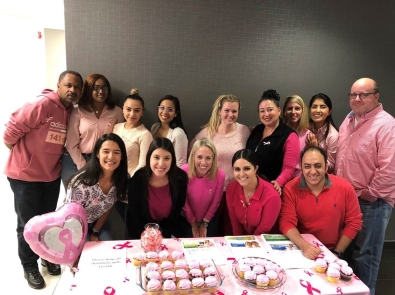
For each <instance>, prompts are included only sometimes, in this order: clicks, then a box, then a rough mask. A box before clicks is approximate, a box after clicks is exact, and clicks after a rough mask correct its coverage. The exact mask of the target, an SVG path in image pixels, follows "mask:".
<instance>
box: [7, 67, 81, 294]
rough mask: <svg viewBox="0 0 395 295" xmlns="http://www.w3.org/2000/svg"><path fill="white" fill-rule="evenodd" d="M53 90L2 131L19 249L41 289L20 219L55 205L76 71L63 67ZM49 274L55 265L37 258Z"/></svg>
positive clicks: (77, 84)
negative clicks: (12, 195) (8, 150)
mask: <svg viewBox="0 0 395 295" xmlns="http://www.w3.org/2000/svg"><path fill="white" fill-rule="evenodd" d="M57 86H58V87H57V91H56V92H55V91H52V90H50V89H45V90H44V91H43V92H42V94H41V95H39V96H38V97H37V99H35V100H34V101H31V102H28V103H26V104H25V105H24V106H23V107H22V108H20V109H18V110H16V111H15V112H14V113H13V114H12V115H11V118H10V120H9V121H8V122H7V123H6V126H5V131H4V135H3V139H4V143H5V145H6V146H7V147H8V148H9V149H10V155H9V157H8V161H7V164H6V168H5V174H6V175H7V179H8V181H9V182H10V185H11V189H12V191H13V193H14V204H15V205H14V206H15V212H16V214H17V218H18V221H17V238H18V254H19V258H20V260H21V264H22V266H23V269H24V272H25V278H26V279H27V281H28V284H29V286H30V287H32V288H34V289H42V288H44V287H45V281H44V279H43V277H42V276H41V274H40V272H39V270H38V264H37V260H38V258H39V257H38V255H37V254H35V253H34V252H33V251H32V250H31V249H30V246H29V244H28V243H27V242H26V241H25V238H24V236H23V230H24V227H25V224H26V223H27V222H28V221H29V220H30V219H31V218H32V217H34V216H36V215H42V214H45V213H48V212H51V211H54V210H55V209H56V204H57V201H58V197H59V190H60V158H61V156H62V154H63V149H64V143H65V140H66V132H67V124H68V121H69V114H70V111H71V109H72V108H73V104H74V103H76V102H77V101H78V99H79V98H80V96H81V93H82V87H83V80H82V77H81V75H80V74H79V73H77V72H74V71H64V72H63V73H61V74H60V76H59V81H58V85H57ZM41 264H42V265H43V266H44V267H47V268H48V273H49V274H51V275H59V274H60V267H59V265H56V264H53V263H50V262H48V261H46V260H43V259H42V260H41Z"/></svg>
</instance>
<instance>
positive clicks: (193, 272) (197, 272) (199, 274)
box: [189, 268, 203, 280]
mask: <svg viewBox="0 0 395 295" xmlns="http://www.w3.org/2000/svg"><path fill="white" fill-rule="evenodd" d="M201 277H203V273H202V271H201V270H200V269H199V268H193V269H191V270H190V271H189V278H190V279H191V280H192V279H194V278H201Z"/></svg>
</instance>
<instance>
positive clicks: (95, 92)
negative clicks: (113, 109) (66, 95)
mask: <svg viewBox="0 0 395 295" xmlns="http://www.w3.org/2000/svg"><path fill="white" fill-rule="evenodd" d="M107 96H108V85H107V84H106V82H105V81H104V80H103V79H97V80H96V82H95V84H94V85H93V87H92V98H93V100H95V101H96V102H99V103H104V102H105V101H106V99H107Z"/></svg>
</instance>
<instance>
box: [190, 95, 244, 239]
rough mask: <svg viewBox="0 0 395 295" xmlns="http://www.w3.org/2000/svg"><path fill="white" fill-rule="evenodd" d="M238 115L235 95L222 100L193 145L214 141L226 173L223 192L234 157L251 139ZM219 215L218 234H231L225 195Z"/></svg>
mask: <svg viewBox="0 0 395 295" xmlns="http://www.w3.org/2000/svg"><path fill="white" fill-rule="evenodd" d="M239 111H240V100H239V99H238V98H237V97H236V96H234V95H232V94H228V95H221V96H219V97H218V98H217V100H216V101H215V102H214V105H213V111H212V114H211V117H210V120H209V122H208V123H207V124H206V125H204V126H203V129H202V130H201V131H200V132H199V133H198V134H197V135H196V136H195V138H194V139H193V140H192V141H191V143H190V147H192V146H193V144H194V143H195V141H196V140H199V139H202V138H205V137H207V138H209V139H211V141H212V142H213V143H214V145H215V147H216V149H217V153H218V166H220V167H221V168H222V169H223V170H224V172H225V184H224V192H225V190H226V186H227V185H228V183H229V182H230V181H231V180H232V179H233V169H232V165H231V161H232V157H233V155H234V153H235V152H236V151H238V150H241V149H244V148H245V146H246V142H247V139H248V136H249V135H250V130H249V129H248V127H247V126H245V125H242V124H239V123H237V122H236V121H237V118H238V116H239ZM222 208H223V209H222ZM222 211H223V212H222ZM218 214H219V215H220V216H219V221H220V222H219V232H218V234H219V235H221V236H223V235H226V234H231V227H230V222H229V215H228V210H227V207H226V202H225V193H224V194H223V197H222V200H221V204H220V208H219V209H218ZM221 215H222V216H221ZM221 226H225V228H224V229H222V228H221Z"/></svg>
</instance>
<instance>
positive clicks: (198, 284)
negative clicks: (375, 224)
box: [192, 278, 204, 294]
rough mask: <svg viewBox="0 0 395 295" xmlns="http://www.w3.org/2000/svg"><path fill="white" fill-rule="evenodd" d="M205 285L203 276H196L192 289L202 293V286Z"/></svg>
mask: <svg viewBox="0 0 395 295" xmlns="http://www.w3.org/2000/svg"><path fill="white" fill-rule="evenodd" d="M203 287H204V280H203V278H195V279H193V280H192V289H193V293H195V294H200V293H202V291H203V290H202V288H203Z"/></svg>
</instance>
